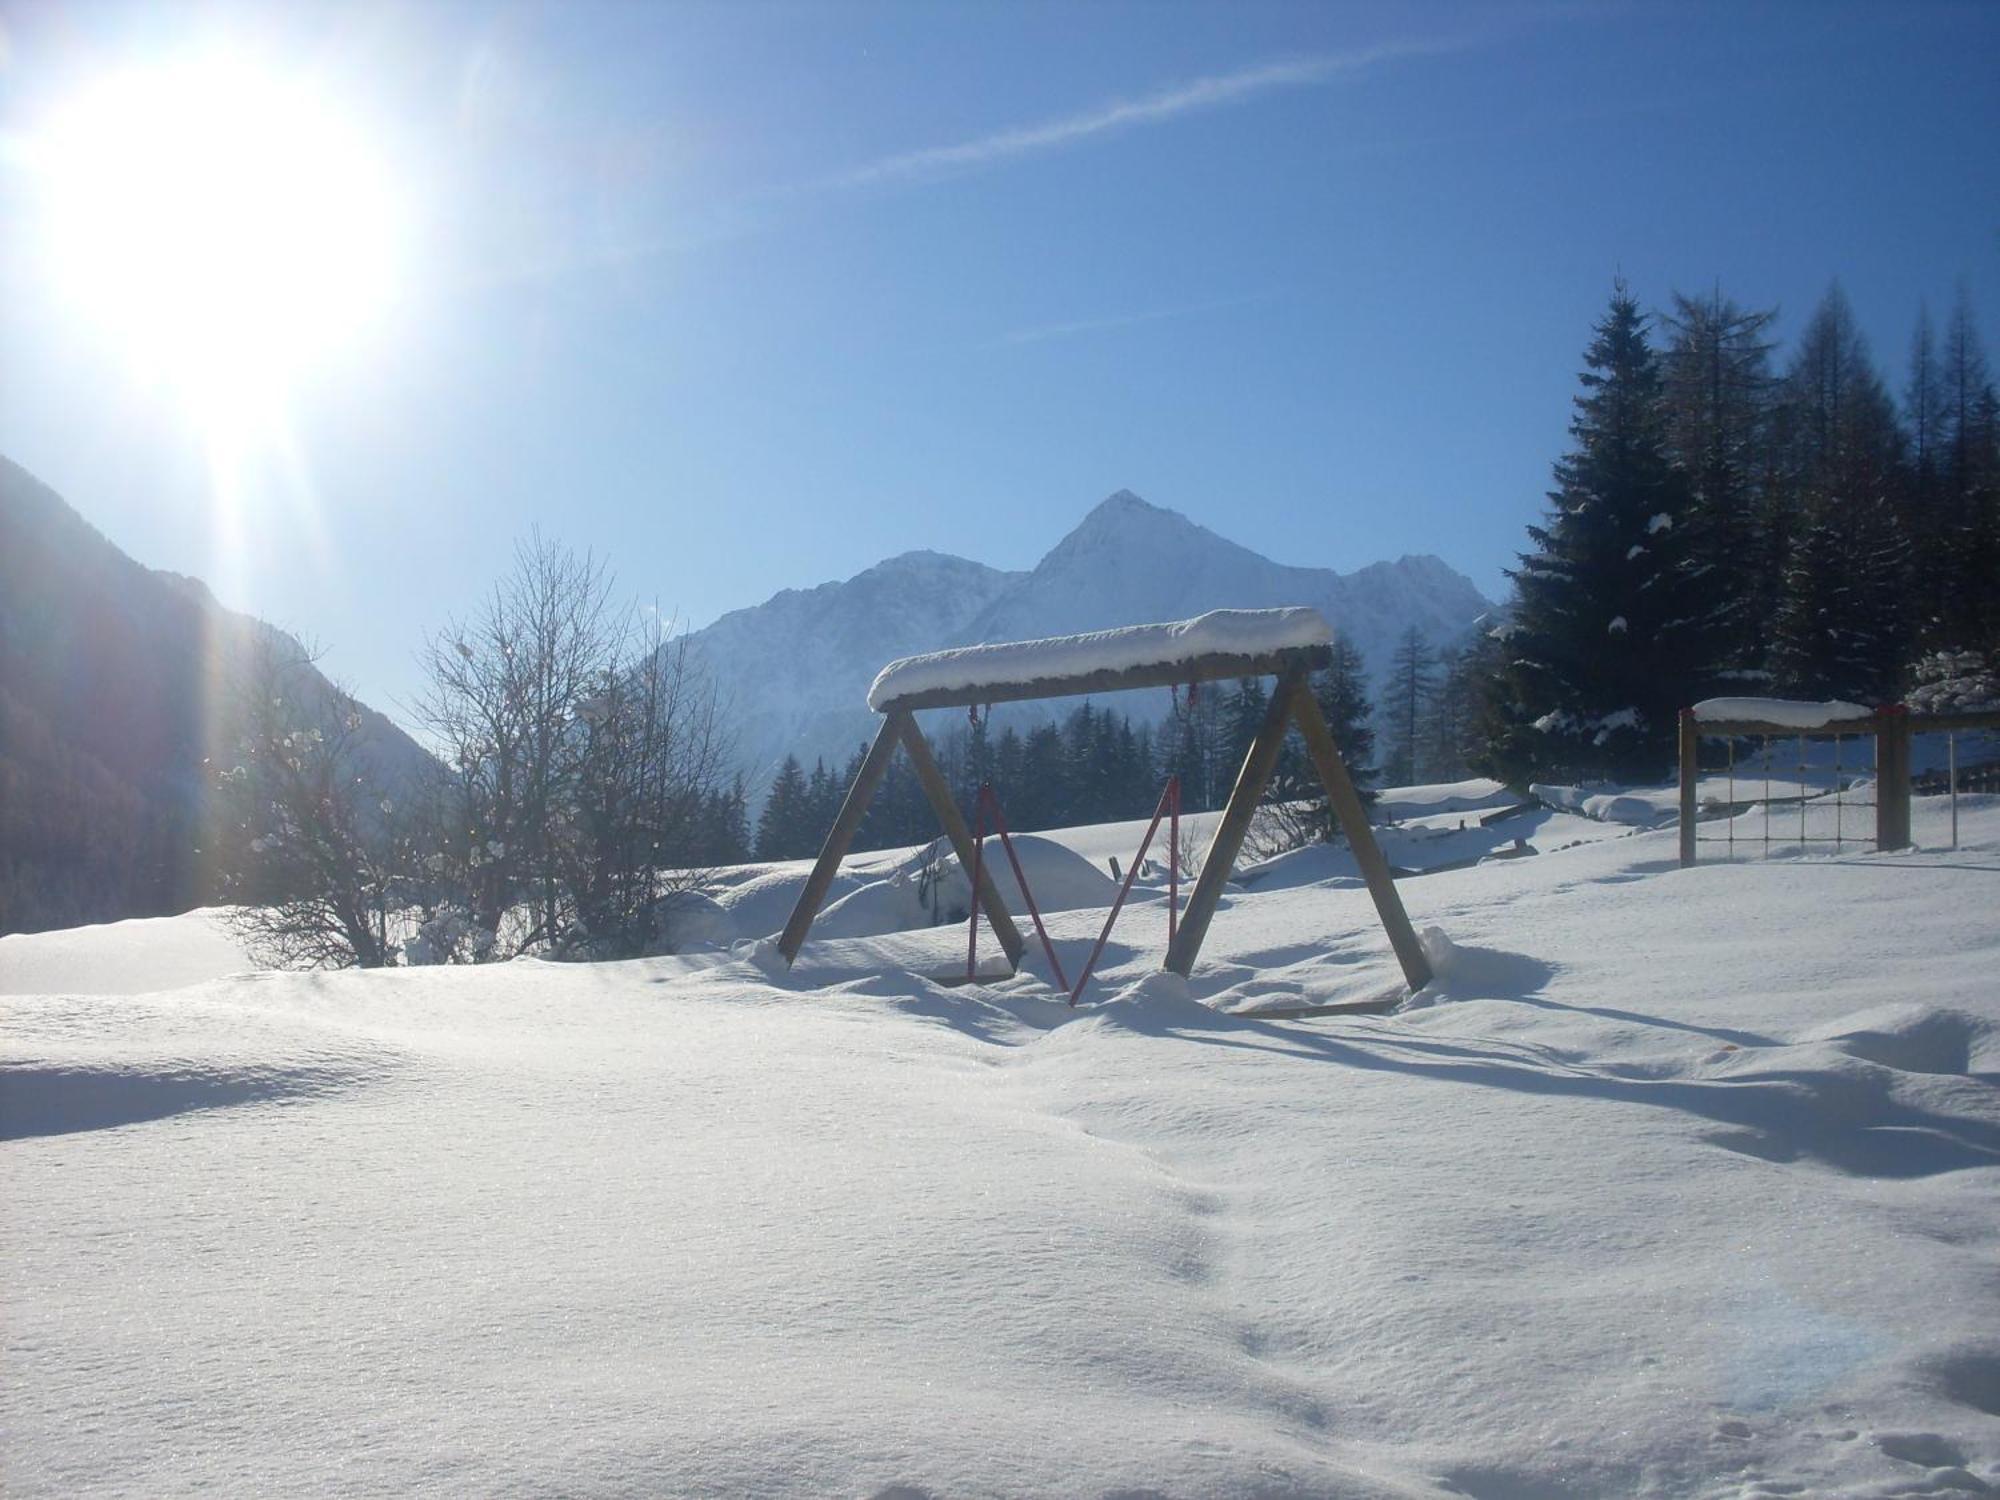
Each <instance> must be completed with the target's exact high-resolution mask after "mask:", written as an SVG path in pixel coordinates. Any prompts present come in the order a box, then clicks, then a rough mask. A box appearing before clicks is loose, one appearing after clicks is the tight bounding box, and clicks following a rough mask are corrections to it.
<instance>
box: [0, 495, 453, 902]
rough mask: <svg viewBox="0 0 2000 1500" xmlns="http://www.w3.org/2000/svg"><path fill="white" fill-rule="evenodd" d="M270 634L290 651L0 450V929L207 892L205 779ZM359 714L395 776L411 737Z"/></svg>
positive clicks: (211, 892)
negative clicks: (127, 548) (139, 555)
mask: <svg viewBox="0 0 2000 1500" xmlns="http://www.w3.org/2000/svg"><path fill="white" fill-rule="evenodd" d="M272 641H275V642H278V643H281V644H283V645H285V646H287V647H294V643H292V642H290V641H289V638H287V637H283V636H281V635H279V634H278V633H277V632H276V631H274V630H273V629H272V627H270V626H269V625H266V624H264V623H263V622H262V621H259V620H255V619H252V618H251V617H249V616H247V615H241V614H237V613H235V612H233V611H231V610H226V609H224V608H222V606H221V605H219V604H218V603H216V601H215V599H214V597H213V596H212V595H211V594H210V593H209V592H208V590H207V589H206V588H205V587H203V586H202V585H201V584H200V583H198V582H196V581H195V580H193V579H190V578H182V577H180V576H178V575H175V574H171V573H163V572H157V571H155V570H153V569H150V568H146V567H144V566H142V565H140V564H139V563H137V562H134V561H133V560H132V559H131V558H129V557H127V556H126V555H125V554H124V553H122V552H120V551H119V550H118V549H117V548H116V547H115V546H113V545H112V544H111V543H110V542H109V541H108V540H106V539H105V538H104V537H103V536H102V535H101V534H100V533H99V532H98V531H97V530H96V529H95V528H93V527H92V526H91V525H90V524H89V523H88V522H86V521H85V520H84V519H83V518H82V517H81V516H79V515H78V514H77V513H76V512H75V511H74V510H72V509H71V508H70V507H69V506H68V505H67V504H65V503H64V502H63V500H62V499H61V497H60V496H58V495H57V494H56V493H55V492H54V491H53V490H51V489H49V488H48V487H47V486H46V485H44V484H42V483H41V482H40V481H39V480H37V479H35V478H34V477H33V476H32V475H31V474H29V473H28V472H27V471H26V470H24V469H22V468H21V467H20V466H19V465H17V464H14V463H12V462H10V461H9V460H7V459H5V458H0V932H16V931H33V930H37V929H41V928H48V927H66V926H74V925H77V924H80V923H86V922H104V921H113V920H116V919H118V918H121V917H132V916H152V915H160V914H164V913H168V912H176V911H184V910H186V909H188V908H189V907H191V906H197V905H201V904H203V903H205V902H208V901H212V900H214V899H216V897H217V895H218V894H219V890H218V886H217V882H216V872H215V870H214V868H213V864H214V861H213V858H212V847H213V841H212V838H211V834H212V832H213V830H212V829H211V828H210V826H209V821H210V817H211V808H210V801H211V799H210V796H209V788H210V786H211V784H212V777H213V773H214V770H215V768H216V767H217V766H227V765H230V764H232V763H233V761H232V760H231V759H228V758H226V757H229V756H230V755H231V752H232V749H233V747H234V746H235V745H236V744H237V743H238V741H239V739H240V733H239V730H238V728H237V726H238V725H239V724H240V722H241V712H242V696H243V691H244V683H245V680H246V674H247V672H248V669H249V664H250V662H251V660H252V658H253V655H254V653H255V651H256V650H257V648H258V646H259V645H260V644H261V643H266V642H272ZM318 685H319V686H321V687H322V688H324V689H325V690H326V692H327V693H328V694H329V695H330V693H331V686H330V684H326V683H325V682H324V679H318ZM307 696H308V697H310V695H307ZM314 707H315V705H313V704H311V703H304V704H302V705H301V706H300V708H299V713H300V715H301V723H302V724H303V723H306V722H309V721H310V715H311V713H312V712H313V711H314ZM365 717H366V721H367V727H366V730H365V735H366V738H367V740H368V742H369V744H368V750H369V755H368V759H369V761H370V762H371V771H372V773H373V774H374V775H376V776H377V777H379V779H380V780H381V781H382V783H383V785H384V786H385V788H388V787H397V786H400V785H402V784H404V783H405V782H406V781H407V779H408V778H410V777H412V776H414V775H416V774H417V773H418V772H419V771H420V769H421V768H422V767H423V766H424V765H425V764H426V762H427V757H426V756H425V754H424V752H423V750H422V749H421V748H419V747H418V746H417V744H416V743H415V742H414V741H412V740H411V739H410V738H409V737H408V736H407V735H405V734H404V733H403V732H402V731H401V730H399V729H397V728H396V727H395V726H394V725H393V724H391V723H390V722H389V721H388V720H387V719H385V718H382V716H381V715H379V714H375V713H373V712H372V711H370V712H368V713H367V714H366V716H365Z"/></svg>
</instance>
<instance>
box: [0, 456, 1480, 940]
mask: <svg viewBox="0 0 2000 1500" xmlns="http://www.w3.org/2000/svg"><path fill="white" fill-rule="evenodd" d="M1281 604H1309V605H1313V606H1316V607H1317V608H1318V609H1319V610H1320V611H1321V612H1322V613H1323V614H1325V615H1326V617H1327V619H1328V620H1329V621H1330V622H1331V623H1332V625H1333V627H1334V629H1335V630H1336V631H1337V632H1339V633H1341V634H1343V635H1345V636H1347V637H1348V638H1349V639H1351V640H1352V641H1353V642H1354V643H1355V644H1356V645H1357V646H1358V647H1359V648H1360V650H1361V653H1362V657H1363V659H1364V661H1366V663H1367V664H1368V667H1369V669H1370V671H1371V673H1373V674H1375V675H1377V676H1379V675H1380V674H1381V673H1382V672H1383V671H1384V670H1385V669H1386V667H1387V665H1388V661H1389V657H1390V654H1391V652H1392V651H1393V650H1394V648H1395V643H1396V640H1397V638H1398V637H1399V636H1401V635H1402V633H1403V632H1404V631H1405V630H1407V629H1408V628H1409V627H1410V626H1413V625H1414V626H1416V627H1417V628H1419V629H1421V630H1422V631H1423V632H1424V633H1425V634H1426V635H1427V636H1429V637H1430V639H1431V640H1432V641H1433V642H1436V643H1438V644H1440V645H1444V644H1449V643H1453V642H1456V641H1457V640H1458V639H1460V638H1461V637H1462V636H1463V635H1464V634H1465V632H1466V631H1467V630H1468V629H1469V628H1470V627H1471V626H1472V624H1473V622H1474V621H1476V620H1477V619H1478V618H1479V617H1480V616H1481V615H1482V614H1484V613H1486V612H1487V611H1488V610H1490V609H1491V608H1492V606H1491V605H1490V604H1489V602H1488V601H1487V600H1486V599H1484V598H1482V597H1481V596H1480V593H1479V591H1478V590H1477V589H1476V588H1474V587H1473V585H1472V583H1471V581H1470V580H1468V579H1467V578H1465V577H1464V575H1462V574H1460V573H1458V572H1455V571H1454V570H1453V569H1451V568H1450V567H1448V566H1446V565H1445V564H1444V563H1442V562H1440V561H1439V560H1438V559H1437V558H1435V557H1404V558H1401V559H1399V560H1398V561H1396V562H1393V563H1376V564H1373V565H1372V566H1369V567H1366V568H1362V569H1360V570H1358V571H1356V572H1353V573H1346V574H1343V573H1336V572H1333V571H1331V570H1328V569H1324V568H1299V567H1288V566H1286V565H1284V564H1281V563H1276V562H1273V561H1271V560H1270V559H1269V558H1266V557H1261V556H1259V555H1258V554H1257V553H1255V552H1252V551H1250V550H1249V549H1248V548H1246V547H1241V546H1238V545H1237V544H1236V543H1234V542H1230V541H1227V540H1225V539H1224V538H1222V537H1219V536H1217V535H1216V534H1215V533H1214V532H1212V531H1208V530H1206V529H1205V528H1203V527H1200V526H1197V525H1195V524H1194V523H1193V522H1192V521H1190V520H1188V519H1187V517H1185V516H1182V515H1179V514H1177V513H1176V512H1174V511H1170V510H1163V509H1161V508H1160V507H1158V506H1154V505H1148V504H1147V503H1146V502H1145V501H1143V500H1141V499H1139V497H1138V496H1136V495H1133V494H1131V493H1129V492H1127V491H1123V490H1121V491H1119V492H1118V493H1117V494H1115V495H1113V496H1111V497H1110V498H1109V499H1107V500H1105V501H1104V502H1103V503H1102V504H1100V505H1098V506H1097V507H1096V508H1095V509H1093V510H1092V511H1091V512H1090V513H1089V514H1088V515H1087V516H1085V517H1084V518H1083V521H1082V523H1081V524H1080V525H1078V526H1077V527H1076V529H1075V530H1073V531H1071V532H1070V533H1069V535H1068V536H1066V537H1064V538H1063V539H1062V540H1061V541H1060V542H1058V543H1057V544H1056V545H1055V547H1054V548H1053V549H1051V550H1050V552H1049V553H1048V555H1047V556H1045V557H1044V558H1042V560H1041V561H1040V562H1039V563H1037V564H1036V565H1035V566H1034V567H1033V568H1031V569H1029V570H1028V571H1026V572H1006V571H1003V570H1001V569H998V568H990V567H987V566H986V565H985V564H983V563H978V562H973V561H970V560H968V559H966V558H962V557H949V556H945V555H943V554H941V553H936V552H906V553H904V554H902V555H901V556H898V557H892V558H890V559H888V560H887V561H886V562H881V563H877V564H876V565H875V566H874V567H872V568H869V569H867V570H866V571H864V572H862V573H859V574H856V575H855V576H854V577H852V578H849V579H847V580H845V581H844V582H838V583H827V584H822V585H820V586H819V587H818V588H813V589H787V590H785V591H783V592H781V593H779V594H776V595H773V596H772V597H771V598H770V599H768V600H766V601H765V602H764V603H762V604H759V605H756V606H754V607H752V608H749V609H740V610H736V611H734V612H732V613H730V614H727V615H724V616H723V617H722V618H721V619H719V620H717V621H716V622H715V623H714V624H712V625H710V626H708V627H707V628H706V629H704V630H700V631H697V632H695V633H694V634H693V635H692V637H691V638H690V639H691V641H692V643H693V646H694V649H695V650H696V651H697V652H698V654H699V656H700V658H701V659H702V660H703V661H704V662H705V663H706V665H707V666H708V667H709V669H710V670H711V671H712V672H713V673H714V676H715V679H716V681H717V684H718V686H719V687H720V689H721V691H722V694H723V699H724V704H725V708H726V711H727V714H728V717H729V720H730V723H731V728H732V729H733V731H734V733H735V735H736V740H737V749H738V759H739V761H740V763H741V764H742V766H743V767H744V769H745V771H746V772H748V773H749V775H750V777H751V779H752V781H753V783H754V784H755V785H756V787H757V789H758V790H760V791H761V789H762V786H763V784H764V783H765V782H766V781H767V780H768V777H769V775H770V773H771V771H772V770H773V769H774V768H775V767H776V765H777V764H778V763H779V762H780V761H781V760H782V759H783V758H784V757H785V756H786V755H787V754H795V755H797V756H798V757H799V758H800V759H801V760H802V761H803V762H804V763H806V764H807V765H810V764H811V763H812V762H813V760H814V759H816V758H822V757H823V758H825V759H826V760H827V761H828V762H829V764H832V765H836V766H838V765H840V764H842V763H844V761H845V759H846V757H847V756H848V755H849V754H851V753H852V751H853V750H854V748H855V746H856V745H858V744H860V743H861V742H862V741H863V740H864V739H866V738H867V736H868V735H869V734H870V733H871V732H872V730H873V727H874V716H873V715H872V714H871V713H869V711H868V709H867V707H866V704H865V697H866V694H867V690H868V684H869V683H870V681H872V680H873V678H874V676H875V673H876V672H877V671H878V670H880V668H881V667H882V666H883V664H884V663H886V662H888V661H890V660H892V659H893V658H895V657H898V656H907V655H911V654H913V653H916V652H921V651H933V650H940V649H943V648H945V647H948V646H962V645H972V644H976V643H978V642H981V641H998V640H1020V639H1026V638H1032V637H1035V636H1044V635H1063V634H1070V633H1073V632H1076V631H1083V630H1099V629H1105V628H1109V627H1112V626H1118V625H1136V624H1144V623H1147V622H1149V621H1154V620H1174V619H1182V618H1185V617H1187V616H1190V615H1196V614H1200V613H1202V612H1203V611H1204V610H1209V609H1217V608H1226V607H1230V606H1236V607H1243V608H1259V607H1268V606H1273V605H1281ZM273 642H276V643H279V644H281V645H283V646H288V647H289V648H290V649H291V650H292V651H296V650H297V643H296V642H293V641H292V640H291V638H290V637H288V636H285V635H283V634H282V633H281V632H279V631H277V630H276V629H275V628H274V627H273V626H271V625H268V624H266V623H264V622H263V621H261V620H257V619H254V618H252V617H250V616H248V615H243V614H238V613H236V612H235V611H232V610H228V609H224V608H223V607H222V606H221V605H220V604H218V603H217V602H216V600H215V598H214V596H213V595H212V594H210V593H209V591H208V589H207V588H206V587H204V586H203V585H202V584H201V583H200V582H198V581H197V580H195V579H192V578H184V577H181V576H180V575H178V574H173V573H166V572H161V571H158V570H156V569H152V568H147V567H145V566H143V565H141V564H140V563H137V562H135V561H133V560H132V559H131V558H130V557H127V556H126V555H125V554H124V553H123V552H121V551H119V550H118V548H117V547H115V546H113V545H112V544H111V542H109V541H108V540H106V539H105V537H104V536H102V535H101V534H100V533H99V532H97V531H96V530H95V529H94V528H93V527H91V526H90V524H89V523H88V522H86V521H85V520H84V519H83V518H82V517H81V516H80V515H78V514H77V513H76V512H75V511H74V510H72V509H71V508H70V507H69V506H68V505H67V504H66V503H64V501H63V500H62V498H61V497H60V496H58V495H57V494H56V493H55V492H54V491H53V490H51V489H50V488H49V487H48V486H47V485H44V484H43V483H41V482H40V481H39V480H37V479H36V478H35V477H34V476H33V475H31V474H29V473H28V472H27V471H26V470H24V469H22V468H21V467H19V466H18V465H17V464H14V463H12V462H10V461H9V460H7V459H5V458H0V933H5V932H11V931H31V930H35V929H37V928H43V927H61V926H73V925H76V924H79V923H85V922H101V921H110V920H114V919H117V918H121V917H130V916H145V915H153V914H160V913H167V912H173V911H181V910H185V909H187V908H188V907H189V906H192V905H197V904H200V903H203V902H206V901H211V900H214V899H215V898H216V896H217V894H218V888H217V886H216V883H215V877H216V872H215V871H214V870H213V869H211V868H209V861H208V860H207V859H206V858H205V857H204V854H203V850H202V845H203V842H204V839H203V829H204V827H205V826H206V825H205V819H206V818H207V816H208V812H209V804H208V798H209V795H210V792H211V790H212V788H213V785H214V775H215V772H216V769H217V768H218V767H226V766H228V765H230V764H233V760H232V757H233V756H234V755H235V753H236V747H237V746H238V744H239V743H240V741H241V739H242V723H243V719H242V713H243V700H244V697H245V694H244V686H245V683H246V681H247V679H248V676H249V671H250V664H251V662H252V660H253V658H254V656H255V654H256V653H257V651H258V650H259V648H260V647H261V646H265V645H269V644H270V643H273ZM311 680H312V682H313V684H314V687H313V688H311V689H310V690H309V691H307V692H305V693H302V694H300V695H298V696H299V700H300V701H299V702H298V704H297V705H296V709H297V712H298V713H299V715H300V727H302V728H304V727H308V726H309V725H310V723H311V722H312V718H313V715H314V714H315V712H320V711H324V709H325V705H326V703H328V702H330V701H331V695H332V693H333V688H332V685H331V684H330V683H328V682H327V681H326V680H325V679H324V678H323V677H320V676H318V674H317V673H315V674H313V676H312V679H311ZM315 699H318V701H317V702H315V701H314V700H315ZM1167 701H1168V700H1167V695H1166V694H1165V693H1164V692H1160V691H1155V692H1153V693H1152V694H1150V695H1129V698H1128V701H1126V702H1125V703H1123V704H1121V707H1123V708H1124V709H1125V710H1126V711H1127V712H1129V713H1131V714H1133V715H1134V716H1135V717H1140V718H1154V717H1158V716H1159V715H1161V714H1163V713H1164V712H1165V710H1166V708H1167ZM1064 707H1065V705H1062V704H1056V705H1052V706H1050V707H1045V708H1038V707H1037V706H1035V705H1020V706H1019V707H1018V708H1017V709H1016V710H1014V711H1013V712H1014V713H1015V714H1016V715H1033V714H1036V713H1048V712H1060V711H1062V710H1063V708H1064ZM362 712H363V725H364V727H363V731H362V736H361V739H362V746H361V756H362V761H363V766H364V774H365V775H366V777H367V779H368V780H369V781H370V782H371V783H372V784H377V785H380V786H381V787H382V788H383V789H384V790H385V792H395V791H397V790H400V789H401V788H403V787H406V786H408V785H410V784H411V783H412V782H413V781H414V780H415V778H416V777H417V776H419V775H420V774H421V773H422V772H424V771H425V770H426V769H428V768H429V767H430V765H431V762H430V759H429V756H428V755H427V753H426V752H425V751H424V750H423V749H422V747H420V746H419V745H418V744H417V743H416V742H415V741H414V740H412V739H411V738H410V737H409V736H408V735H407V734H405V733H404V732H403V731H402V730H401V729H399V728H397V727H396V725H394V724H393V723H391V722H390V721H389V720H388V719H387V718H385V717H384V716H383V715H381V714H379V713H376V712H375V711H374V710H372V709H366V708H365V707H364V708H363V711H362ZM1003 712H1004V711H1003Z"/></svg>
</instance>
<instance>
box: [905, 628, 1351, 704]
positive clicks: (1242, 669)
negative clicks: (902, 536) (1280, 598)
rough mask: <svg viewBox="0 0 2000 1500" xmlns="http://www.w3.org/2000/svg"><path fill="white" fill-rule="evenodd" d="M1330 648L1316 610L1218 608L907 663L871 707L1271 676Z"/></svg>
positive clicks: (1319, 659)
mask: <svg viewBox="0 0 2000 1500" xmlns="http://www.w3.org/2000/svg"><path fill="white" fill-rule="evenodd" d="M1332 639H1333V631H1332V630H1331V629H1330V628H1329V627H1328V625H1327V623H1326V621H1325V619H1324V618H1322V617H1321V615H1320V612H1319V611H1318V610H1316V609H1309V608H1306V607H1304V606H1295V607H1291V608H1285V609H1214V610H1210V611H1209V612H1208V613H1207V614H1205V615H1198V616H1196V617H1195V618H1194V619H1192V620H1173V621H1168V622H1166V623H1163V624H1159V625H1131V626H1127V627H1125V628H1124V629H1122V630H1094V631H1091V632H1089V633H1088V634H1085V635H1059V636H1050V637H1048V638H1047V639H1044V640H1038V641H1002V642H997V643H995V644H992V645H986V646H961V647H959V648H957V649H956V650H952V651H932V652H928V653H926V654H924V655H922V656H906V657H903V658H902V659H901V660H899V661H892V662H890V663H889V665H888V666H886V667H884V668H883V669H882V670H881V672H880V673H879V674H878V675H877V676H876V678H875V681H874V684H873V685H872V686H870V688H869V689H868V706H869V707H870V708H872V709H875V710H876V711H877V712H883V713H886V712H887V711H888V710H890V709H891V708H910V709H916V708H957V707H963V706H965V705H966V704H968V703H1008V702H1014V701H1016V700H1019V699H1023V698H1059V697H1064V696H1067V695H1070V694H1075V693H1096V692H1114V691H1117V690H1118V689H1121V688H1136V687H1161V686H1165V685H1166V684H1168V683H1172V682H1191V681H1213V680H1215V679H1217V678H1223V677H1254V676H1266V675H1269V674H1271V673H1273V672H1276V671H1279V670H1280V669H1281V668H1282V667H1283V666H1285V665H1286V664H1287V662H1288V661H1289V660H1291V659H1292V658H1293V657H1294V656H1295V655H1296V654H1298V653H1301V652H1305V653H1310V655H1311V663H1310V664H1311V665H1314V666H1317V665H1321V664H1323V658H1324V657H1325V656H1326V647H1327V645H1328V643H1329V642H1330V641H1332Z"/></svg>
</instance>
